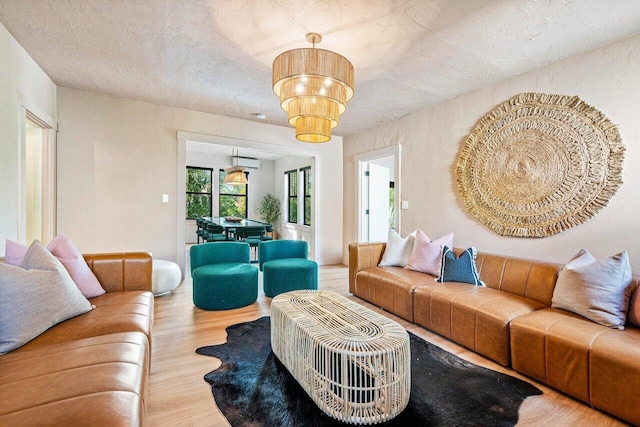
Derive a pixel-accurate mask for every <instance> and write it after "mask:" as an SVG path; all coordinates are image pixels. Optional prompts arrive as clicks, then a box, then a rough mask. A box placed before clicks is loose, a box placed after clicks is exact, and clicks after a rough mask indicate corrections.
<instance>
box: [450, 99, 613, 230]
mask: <svg viewBox="0 0 640 427" xmlns="http://www.w3.org/2000/svg"><path fill="white" fill-rule="evenodd" d="M624 151H625V146H624V145H623V144H622V141H621V139H620V133H619V132H618V128H617V126H616V125H614V124H613V123H611V121H610V120H609V119H608V118H607V117H606V116H605V115H604V114H602V113H601V112H600V111H599V110H597V109H596V108H594V107H592V106H591V105H589V104H587V103H585V102H584V101H582V100H581V99H580V98H579V97H577V96H563V95H550V94H541V93H522V94H520V95H516V96H515V97H513V98H511V99H510V100H508V101H506V102H504V103H503V104H502V105H500V106H498V107H497V108H496V109H494V110H493V111H491V112H490V113H488V114H487V115H485V116H484V117H483V118H482V119H480V121H479V122H478V124H477V125H476V126H475V127H474V129H473V130H472V131H471V133H470V134H469V136H467V138H466V140H465V143H464V148H463V149H462V152H461V153H460V156H459V158H458V162H457V165H456V179H457V184H458V190H459V191H460V194H461V196H462V200H463V201H464V204H465V206H466V208H467V210H468V211H469V213H470V214H471V215H473V216H474V217H475V218H476V219H478V220H479V221H480V222H481V223H483V224H485V225H486V226H487V227H489V228H490V229H491V230H493V231H495V232H496V233H498V234H500V235H503V236H517V237H546V236H550V235H552V234H556V233H559V232H561V231H563V230H566V229H568V228H571V227H573V226H575V225H578V224H581V223H583V222H585V221H587V220H588V219H589V218H591V217H592V216H594V215H595V214H596V213H597V212H598V211H599V210H600V209H601V208H602V207H604V206H606V204H607V202H608V201H609V199H610V198H611V197H612V196H613V195H614V194H615V192H616V191H617V189H618V188H619V187H620V185H621V184H622V166H623V163H624Z"/></svg>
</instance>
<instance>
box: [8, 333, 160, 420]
mask: <svg viewBox="0 0 640 427" xmlns="http://www.w3.org/2000/svg"><path fill="white" fill-rule="evenodd" d="M149 361H150V356H149V344H148V340H147V337H146V336H145V335H144V334H143V333H140V332H128V333H118V334H110V335H103V336H98V337H93V338H87V339H82V340H77V341H72V342H63V343H59V344H51V345H46V346H40V347H38V348H34V349H32V350H26V351H21V352H12V353H9V354H6V355H4V356H2V358H1V359H0V377H1V378H2V384H0V396H2V399H1V400H0V425H21V424H22V423H24V421H25V420H29V424H31V425H106V424H107V423H108V425H110V426H138V425H143V424H144V421H145V419H144V418H145V401H146V398H147V389H146V384H147V379H148V376H149ZM16 391H19V392H16Z"/></svg>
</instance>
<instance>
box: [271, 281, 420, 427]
mask: <svg viewBox="0 0 640 427" xmlns="http://www.w3.org/2000/svg"><path fill="white" fill-rule="evenodd" d="M271 347H272V348H273V352H274V354H275V355H276V356H277V357H278V359H280V361H281V362H282V364H283V365H284V366H286V367H287V369H288V370H289V372H290V373H291V375H293V377H294V378H295V379H296V380H297V381H298V382H299V383H300V385H301V386H302V387H303V388H304V390H305V391H306V392H307V393H308V394H309V396H310V397H311V399H313V401H314V402H315V403H316V404H317V405H318V407H319V408H320V409H321V410H322V411H323V412H324V413H326V414H327V415H329V416H331V417H333V418H336V419H338V420H340V421H343V422H347V423H352V424H376V423H381V422H384V421H387V420H390V419H391V418H393V417H395V416H396V415H398V414H399V413H400V412H402V410H403V409H404V408H405V407H406V406H407V403H409V394H410V392H411V355H410V348H409V334H408V333H407V331H405V330H404V328H403V327H402V326H400V325H399V324H398V323H396V322H394V321H393V320H391V319H388V318H386V317H384V316H381V315H379V314H378V313H375V312H373V311H371V310H369V309H368V308H366V307H363V306H361V305H360V304H356V303H355V302H353V301H350V300H348V299H346V298H344V297H342V296H340V295H338V294H335V293H333V292H327V291H311V290H302V291H293V292H287V293H283V294H280V295H278V296H276V297H275V298H274V299H273V301H272V302H271Z"/></svg>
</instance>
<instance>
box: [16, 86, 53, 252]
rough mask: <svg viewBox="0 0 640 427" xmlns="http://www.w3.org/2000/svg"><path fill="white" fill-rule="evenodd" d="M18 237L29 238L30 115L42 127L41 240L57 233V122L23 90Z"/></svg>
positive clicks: (20, 117) (20, 238) (50, 237)
mask: <svg viewBox="0 0 640 427" xmlns="http://www.w3.org/2000/svg"><path fill="white" fill-rule="evenodd" d="M17 98H18V111H19V115H18V122H19V123H18V129H19V130H20V133H19V147H20V149H19V151H18V153H19V154H18V188H19V200H18V224H17V228H18V241H19V242H23V243H26V244H29V243H30V242H26V236H27V223H26V220H27V212H26V210H27V176H26V173H27V172H26V163H25V162H26V149H27V148H26V147H27V133H26V126H27V119H29V120H31V121H32V122H34V123H36V124H37V125H38V126H40V127H42V135H43V136H42V138H43V143H44V144H43V145H44V147H43V152H42V154H43V160H44V161H43V165H42V168H43V170H42V178H43V186H42V241H43V242H49V241H51V239H53V238H54V237H55V235H56V233H57V162H56V152H57V150H56V133H57V130H58V122H57V121H56V120H55V119H54V118H53V117H51V116H49V115H48V114H47V113H45V111H44V110H43V109H41V108H39V107H38V106H37V105H35V104H33V103H31V102H30V100H29V99H27V98H26V97H25V96H23V94H22V93H21V92H18V96H17Z"/></svg>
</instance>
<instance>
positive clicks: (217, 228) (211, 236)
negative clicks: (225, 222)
mask: <svg viewBox="0 0 640 427" xmlns="http://www.w3.org/2000/svg"><path fill="white" fill-rule="evenodd" d="M206 228H207V234H206V241H207V242H224V241H225V240H228V239H227V234H226V233H225V231H224V227H223V226H221V225H218V224H214V223H212V222H210V223H208V224H207V225H206Z"/></svg>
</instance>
